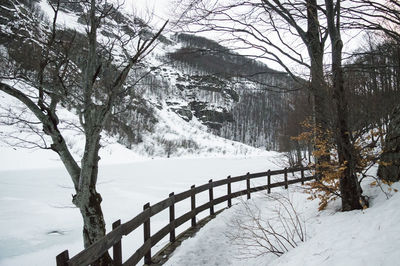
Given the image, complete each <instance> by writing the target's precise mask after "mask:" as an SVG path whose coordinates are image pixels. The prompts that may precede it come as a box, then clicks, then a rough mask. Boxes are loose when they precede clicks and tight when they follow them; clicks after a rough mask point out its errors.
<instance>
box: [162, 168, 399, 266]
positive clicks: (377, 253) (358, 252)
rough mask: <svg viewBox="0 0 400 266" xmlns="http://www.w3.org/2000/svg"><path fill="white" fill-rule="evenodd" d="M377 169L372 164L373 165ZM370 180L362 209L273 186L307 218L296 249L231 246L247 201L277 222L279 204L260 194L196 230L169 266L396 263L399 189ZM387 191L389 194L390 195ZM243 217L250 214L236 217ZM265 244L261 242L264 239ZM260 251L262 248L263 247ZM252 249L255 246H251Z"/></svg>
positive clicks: (383, 265) (365, 185)
mask: <svg viewBox="0 0 400 266" xmlns="http://www.w3.org/2000/svg"><path fill="white" fill-rule="evenodd" d="M375 170H376V169H375ZM372 181H373V180H371V179H370V180H365V181H364V183H363V190H364V194H366V195H368V196H369V197H370V208H368V209H366V210H363V211H351V212H340V211H339V210H340V202H334V204H331V205H329V207H328V209H327V210H324V211H322V212H318V211H317V209H318V202H317V201H316V200H314V201H310V200H308V199H307V198H308V196H309V195H308V194H305V193H304V191H303V190H302V189H301V188H298V187H290V188H289V190H288V191H285V190H283V189H274V190H273V192H274V193H279V194H281V195H287V196H288V197H289V198H291V200H292V202H293V204H294V205H295V207H296V209H297V212H298V213H299V214H300V217H301V219H304V221H305V228H306V235H307V238H306V241H305V242H300V243H299V245H298V246H297V247H296V248H292V249H290V250H289V252H287V253H285V254H284V255H282V256H281V257H277V256H275V255H273V254H271V253H269V254H267V253H266V254H261V253H258V255H259V256H258V257H252V256H250V254H249V253H250V252H249V250H248V249H249V248H250V246H249V245H247V246H246V245H233V244H232V241H231V239H232V238H231V236H232V232H233V231H235V230H238V228H236V227H235V223H234V222H233V221H235V220H237V219H238V213H239V214H244V213H247V211H246V208H245V206H247V207H249V208H250V209H252V210H254V213H256V214H258V210H260V211H261V215H260V218H261V219H264V220H265V221H270V222H271V223H272V224H273V225H275V224H274V223H276V225H278V223H277V221H276V220H275V221H274V220H271V217H276V213H274V212H273V211H274V210H276V207H277V204H276V202H274V201H271V200H268V199H267V198H266V197H265V195H263V194H262V193H261V194H260V195H259V196H258V197H256V198H255V199H252V200H251V201H250V202H247V203H246V205H244V204H243V203H241V204H239V205H236V206H234V207H233V208H231V209H229V210H226V211H224V212H223V213H222V214H221V215H219V216H218V217H217V218H215V219H214V220H212V221H211V222H210V223H209V224H207V225H206V226H205V227H204V228H203V229H202V230H200V232H199V233H198V234H197V235H196V236H195V237H194V238H191V239H189V240H186V241H184V242H183V243H182V245H181V247H179V248H178V249H177V250H176V251H175V253H174V254H173V255H172V258H171V259H170V260H169V261H168V262H167V263H166V265H168V266H172V265H173V266H183V265H193V266H198V265H235V266H241V265H271V266H321V265H324V266H337V265H351V266H365V265H371V266H377V265H380V266H393V265H398V264H399V258H400V251H399V249H398V247H399V245H400V226H399V224H400V211H399V210H400V193H395V192H393V191H394V190H393V189H395V188H397V189H399V188H400V184H399V183H396V184H395V185H394V186H393V188H392V192H389V191H388V187H387V186H384V187H383V189H384V190H385V191H386V193H388V194H385V193H383V192H382V190H381V189H380V188H379V187H370V186H369V184H370V183H371V182H372ZM387 195H390V196H389V197H390V198H389V199H388V198H387ZM239 219H241V220H242V221H247V224H248V225H251V224H252V223H250V222H249V219H250V220H251V218H250V217H249V216H247V217H240V218H239ZM264 244H265V243H264ZM258 250H260V251H263V250H264V252H265V249H262V248H259V249H258ZM253 251H254V247H253Z"/></svg>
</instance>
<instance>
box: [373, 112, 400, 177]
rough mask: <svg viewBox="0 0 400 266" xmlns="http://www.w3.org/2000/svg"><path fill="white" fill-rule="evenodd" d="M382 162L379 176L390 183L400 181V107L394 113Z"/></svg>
mask: <svg viewBox="0 0 400 266" xmlns="http://www.w3.org/2000/svg"><path fill="white" fill-rule="evenodd" d="M380 161H381V164H380V165H379V168H378V176H379V177H380V178H381V179H383V180H385V181H389V182H396V181H400V105H399V106H397V107H395V108H394V110H393V112H392V115H391V121H390V123H389V126H388V128H387V133H386V138H385V142H384V146H383V152H382V154H381V158H380Z"/></svg>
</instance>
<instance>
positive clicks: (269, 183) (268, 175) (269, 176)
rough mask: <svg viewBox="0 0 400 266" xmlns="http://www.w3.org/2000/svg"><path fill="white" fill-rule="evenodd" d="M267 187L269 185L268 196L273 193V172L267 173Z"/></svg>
mask: <svg viewBox="0 0 400 266" xmlns="http://www.w3.org/2000/svg"><path fill="white" fill-rule="evenodd" d="M267 185H268V191H267V192H268V194H270V193H271V170H268V172H267Z"/></svg>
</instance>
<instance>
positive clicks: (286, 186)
mask: <svg viewBox="0 0 400 266" xmlns="http://www.w3.org/2000/svg"><path fill="white" fill-rule="evenodd" d="M284 170H285V173H284V176H285V189H288V187H289V184H288V178H287V167H285V169H284Z"/></svg>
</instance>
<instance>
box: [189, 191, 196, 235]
mask: <svg viewBox="0 0 400 266" xmlns="http://www.w3.org/2000/svg"><path fill="white" fill-rule="evenodd" d="M195 187H196V186H195V185H193V186H191V187H190V189H191V190H192V195H191V196H190V198H191V203H192V213H193V217H192V227H194V226H196V192H195Z"/></svg>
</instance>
